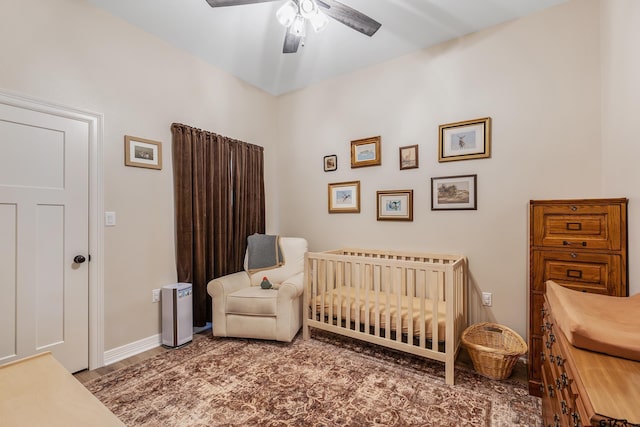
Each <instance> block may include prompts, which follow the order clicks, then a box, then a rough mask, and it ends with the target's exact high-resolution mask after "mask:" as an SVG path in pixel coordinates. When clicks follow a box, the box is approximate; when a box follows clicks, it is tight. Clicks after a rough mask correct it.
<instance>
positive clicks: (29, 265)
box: [0, 103, 89, 372]
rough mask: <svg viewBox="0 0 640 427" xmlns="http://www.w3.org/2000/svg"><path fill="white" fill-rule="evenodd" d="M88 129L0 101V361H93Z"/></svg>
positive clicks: (74, 365)
mask: <svg viewBox="0 0 640 427" xmlns="http://www.w3.org/2000/svg"><path fill="white" fill-rule="evenodd" d="M88 181H89V129H88V124H87V123H86V122H82V121H78V120H74V119H73V118H67V117H64V116H60V115H55V114H51V113H45V112H39V111H34V110H31V109H27V108H22V107H18V106H12V105H5V104H2V103H0V364H2V363H5V362H9V361H11V360H15V359H18V358H22V357H24V356H29V355H31V354H35V353H40V352H43V351H51V352H52V353H53V355H54V357H55V358H56V359H57V360H59V361H60V362H61V363H62V364H63V365H64V366H65V367H66V368H67V369H68V370H69V371H70V372H76V371H79V370H82V369H86V368H87V367H88V365H89V363H88V360H89V317H88V315H89V314H88V311H89V310H88V307H89V305H88V304H89V301H88V298H89V288H88V286H89V273H88V272H89V268H88V259H87V258H88V257H89V254H88V248H89V224H88V221H89V182H88Z"/></svg>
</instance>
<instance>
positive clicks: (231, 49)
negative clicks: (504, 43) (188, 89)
mask: <svg viewBox="0 0 640 427" xmlns="http://www.w3.org/2000/svg"><path fill="white" fill-rule="evenodd" d="M89 1H90V2H91V3H93V4H95V5H96V6H98V7H100V8H102V9H105V10H107V11H109V12H111V13H112V14H114V15H117V16H120V17H122V18H124V19H125V20H127V21H129V22H130V23H132V24H133V25H135V26H137V27H140V28H142V29H143V30H145V31H147V32H149V33H152V34H155V35H157V36H158V37H160V38H161V39H163V40H165V41H167V42H169V43H170V44H172V45H174V46H177V47H178V48H180V49H183V50H186V51H188V52H191V53H192V54H194V55H196V56H198V57H200V58H202V59H203V60H205V61H207V62H208V63H210V64H213V65H215V66H217V67H219V68H222V69H223V70H226V71H227V72H229V73H231V74H233V75H235V76H236V77H238V78H240V79H241V80H243V81H245V82H247V83H250V84H252V85H254V86H257V87H259V88H261V89H263V90H265V91H266V92H269V93H271V94H273V95H280V94H283V93H286V92H289V91H292V90H296V89H300V88H303V87H306V86H309V85H311V84H313V83H317V82H319V81H321V80H324V79H328V78H331V77H334V76H337V75H340V74H344V73H348V72H350V71H353V70H355V69H358V68H362V67H366V66H368V65H372V64H376V63H380V62H384V61H387V60H389V59H391V58H395V57H398V56H401V55H404V54H407V53H410V52H412V51H416V50H420V49H423V48H425V47H428V46H432V45H435V44H438V43H441V42H443V41H446V40H450V39H454V38H457V37H460V36H463V35H465V34H470V33H473V32H475V31H478V30H480V29H483V28H487V27H490V26H493V25H496V24H499V23H502V22H506V21H509V20H512V19H516V18H518V17H522V16H525V15H527V14H530V13H534V12H536V11H538V10H541V9H544V8H547V7H551V6H554V5H557V4H560V3H563V2H565V1H566V0H341V2H342V3H344V4H346V5H348V6H351V7H352V8H354V9H357V10H359V11H360V12H362V13H364V14H366V15H369V16H370V17H371V18H373V19H375V20H377V21H378V22H380V23H382V27H381V28H380V30H378V32H377V33H376V34H375V35H374V36H373V37H371V38H369V37H367V36H365V35H362V34H360V33H358V32H357V31H354V30H352V29H351V28H349V27H346V26H345V25H343V24H341V23H339V22H338V21H335V20H333V19H330V22H329V25H328V26H327V28H326V29H325V30H324V31H323V32H321V33H318V34H316V33H314V32H313V30H311V31H308V34H307V38H306V42H305V45H304V46H301V47H300V49H299V50H298V53H295V54H286V55H285V54H282V44H283V40H284V35H285V28H284V27H282V26H281V25H280V24H279V23H278V21H277V20H276V18H275V13H276V10H277V9H278V7H279V6H280V5H281V4H283V3H284V0H278V1H275V2H273V3H257V4H249V5H244V6H231V7H220V8H211V7H210V6H209V5H208V4H207V2H206V1H205V0H89Z"/></svg>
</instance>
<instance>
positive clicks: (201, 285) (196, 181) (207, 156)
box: [171, 123, 265, 326]
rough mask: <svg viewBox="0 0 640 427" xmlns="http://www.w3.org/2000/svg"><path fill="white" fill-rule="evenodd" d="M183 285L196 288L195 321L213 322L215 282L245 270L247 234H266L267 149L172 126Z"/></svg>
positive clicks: (198, 323)
mask: <svg viewBox="0 0 640 427" xmlns="http://www.w3.org/2000/svg"><path fill="white" fill-rule="evenodd" d="M171 133H172V135H173V146H172V151H173V176H174V178H173V179H174V198H175V212H176V262H177V273H178V281H179V282H188V283H192V284H193V323H194V325H195V326H204V324H205V323H206V322H208V321H210V320H211V297H209V295H208V294H207V283H209V281H210V280H211V279H214V278H216V277H220V276H224V275H226V274H230V273H235V272H236V271H240V270H242V267H243V266H242V263H243V259H244V252H245V250H246V244H247V236H249V235H251V234H253V233H264V231H265V215H264V211H265V201H264V177H263V174H264V160H263V148H262V147H259V146H257V145H253V144H248V143H246V142H242V141H237V140H234V139H231V138H227V137H224V136H220V135H217V134H215V133H212V132H207V131H203V130H201V129H196V128H192V127H190V126H186V125H183V124H178V123H174V124H172V125H171Z"/></svg>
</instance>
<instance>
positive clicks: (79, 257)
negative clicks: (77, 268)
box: [73, 255, 87, 264]
mask: <svg viewBox="0 0 640 427" xmlns="http://www.w3.org/2000/svg"><path fill="white" fill-rule="evenodd" d="M86 260H87V259H86V258H85V257H83V256H82V255H76V256H75V257H74V258H73V262H75V263H76V264H82V263H83V262H85V261H86Z"/></svg>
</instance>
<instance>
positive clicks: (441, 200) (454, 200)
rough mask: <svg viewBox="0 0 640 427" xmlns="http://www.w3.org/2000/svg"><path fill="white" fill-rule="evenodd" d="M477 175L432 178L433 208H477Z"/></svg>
mask: <svg viewBox="0 0 640 427" xmlns="http://www.w3.org/2000/svg"><path fill="white" fill-rule="evenodd" d="M476 189H477V175H459V176H443V177H439V178H431V210H434V211H447V210H476V209H477V208H478V202H477V195H476Z"/></svg>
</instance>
